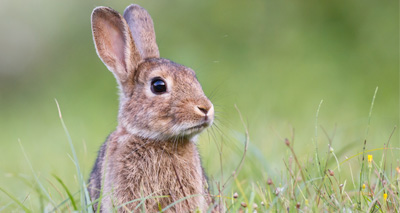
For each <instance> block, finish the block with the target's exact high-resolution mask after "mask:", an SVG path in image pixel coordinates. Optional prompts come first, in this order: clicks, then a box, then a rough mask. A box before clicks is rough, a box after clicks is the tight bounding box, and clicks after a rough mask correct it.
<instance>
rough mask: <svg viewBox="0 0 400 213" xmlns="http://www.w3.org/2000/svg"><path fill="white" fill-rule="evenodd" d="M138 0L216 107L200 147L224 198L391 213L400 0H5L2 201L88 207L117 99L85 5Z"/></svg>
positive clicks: (262, 205) (232, 203)
mask: <svg viewBox="0 0 400 213" xmlns="http://www.w3.org/2000/svg"><path fill="white" fill-rule="evenodd" d="M131 3H137V4H140V5H141V6H143V7H144V8H146V9H147V10H148V11H149V13H150V14H151V15H152V17H153V20H154V24H155V30H156V34H157V42H158V44H159V49H160V53H161V56H162V57H166V58H169V59H172V60H174V61H176V62H178V63H181V64H184V65H187V66H189V67H192V68H193V69H194V70H196V73H197V76H198V78H199V81H200V82H201V84H202V86H203V89H204V91H205V93H206V94H207V95H209V96H210V98H211V100H212V101H213V103H214V105H215V106H216V112H217V114H216V116H217V118H216V119H217V120H216V124H215V126H214V127H213V128H212V129H210V130H209V131H208V132H207V133H203V134H202V136H201V137H200V141H199V149H200V152H201V155H202V161H203V166H204V167H205V170H206V172H207V174H208V175H209V178H210V186H211V187H212V192H213V194H214V195H216V197H215V199H216V201H217V202H219V203H220V204H222V206H225V208H226V210H227V211H230V212H236V211H239V210H243V211H249V212H251V211H252V210H254V209H257V210H258V211H261V212H264V211H273V210H278V211H282V210H289V211H296V209H299V210H302V211H339V210H343V211H347V210H351V211H357V210H358V211H383V212H385V211H392V212H396V211H397V212H399V211H400V209H399V206H400V200H399V199H400V196H399V191H400V188H399V178H400V167H399V166H400V163H399V160H400V159H399V158H400V140H399V133H398V129H397V128H396V127H397V126H398V125H399V72H398V70H399V40H398V38H399V18H398V17H399V2H398V1H370V0H363V1H361V0H350V1H344V0H339V1H334V2H319V1H308V2H281V1H270V0H256V1H251V2H242V1H227V0H223V1H196V2H188V1H183V0H171V1H168V2H167V1H143V0H142V1H140V0H139V1H135V2H122V1H121V2H109V1H104V0H101V1H85V2H82V1H78V0H71V1H62V2H56V1H49V0H38V1H35V2H33V1H26V0H14V1H0V17H1V18H0V29H2V30H1V32H0V104H1V105H0V106H1V110H0V130H1V134H0V140H1V145H0V150H1V151H0V211H3V212H19V211H27V212H29V211H32V212H37V211H57V212H59V211H74V210H78V211H86V210H87V211H89V210H90V204H89V203H85V200H86V201H87V198H86V197H85V194H84V190H82V189H84V180H87V178H88V175H89V173H90V170H91V167H92V165H93V162H94V160H95V158H96V154H97V150H98V148H99V147H100V145H101V144H102V142H103V141H104V140H105V138H106V136H107V135H108V134H109V133H110V132H111V131H113V130H114V128H115V126H116V125H117V123H116V115H117V110H118V97H117V90H116V83H115V80H114V78H113V76H112V75H111V73H110V72H109V71H107V69H106V68H105V66H104V65H103V64H102V62H101V61H100V60H99V59H98V57H97V55H96V52H95V49H94V45H93V41H92V35H91V30H90V14H91V11H92V10H93V8H94V7H96V6H100V5H105V6H110V7H112V8H114V9H116V10H118V11H120V12H122V11H123V9H124V8H125V7H126V6H127V5H128V4H131ZM21 5H23V6H21ZM377 87H378V88H379V89H378V90H377V92H376V96H374V94H375V91H376V88H377ZM373 97H375V98H374V102H373V103H374V105H373V107H371V102H372V99H373ZM54 99H57V100H58V102H59V105H60V108H61V110H62V116H63V119H64V122H65V125H66V127H67V128H68V130H69V135H70V136H71V138H70V140H69V139H68V137H67V136H66V135H65V130H64V129H63V126H62V124H61V123H60V118H59V115H58V109H57V106H56V104H55V102H54ZM321 100H323V101H321ZM235 104H236V105H237V108H238V109H240V113H241V114H242V116H243V122H242V121H241V119H240V116H239V113H238V111H237V110H236V109H235V107H234V105H235ZM246 133H248V134H246ZM247 136H248V137H249V140H247V139H246V138H247ZM70 142H71V143H70ZM71 145H73V147H74V149H71V148H70V146H71ZM245 145H246V146H247V148H246V149H245V148H244V147H245ZM243 153H245V154H246V156H245V158H244V161H243V164H240V162H241V161H242V156H243ZM76 162H78V163H79V164H78V165H79V171H77V167H76V165H75V163H76ZM216 162H219V163H216ZM238 165H242V166H241V167H240V168H241V169H240V170H238V172H237V173H235V174H234V175H233V176H232V172H233V171H235V169H236V168H237V166H238ZM224 183H226V184H224Z"/></svg>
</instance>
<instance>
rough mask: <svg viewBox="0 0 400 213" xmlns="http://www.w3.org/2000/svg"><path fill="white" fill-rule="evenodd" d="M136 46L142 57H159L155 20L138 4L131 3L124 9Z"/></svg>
mask: <svg viewBox="0 0 400 213" xmlns="http://www.w3.org/2000/svg"><path fill="white" fill-rule="evenodd" d="M124 19H125V20H126V22H127V23H128V26H129V29H130V31H131V33H132V38H133V40H134V42H135V46H136V48H137V50H138V51H139V54H140V55H141V57H142V59H146V58H159V57H160V52H159V51H158V46H157V43H156V34H155V32H154V25H153V20H152V19H151V17H150V14H149V13H148V12H147V11H146V10H145V9H143V8H142V7H140V6H139V5H136V4H131V5H130V6H128V7H127V8H126V9H125V11H124Z"/></svg>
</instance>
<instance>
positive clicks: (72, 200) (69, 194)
mask: <svg viewBox="0 0 400 213" xmlns="http://www.w3.org/2000/svg"><path fill="white" fill-rule="evenodd" d="M53 177H54V178H55V179H56V180H57V181H58V182H59V183H60V184H61V186H62V187H63V189H64V190H65V192H66V193H67V195H68V198H69V199H70V200H71V204H72V206H73V207H74V210H75V211H78V207H77V206H76V203H75V199H74V197H73V196H72V194H71V192H70V191H69V189H68V187H67V186H66V185H65V184H64V182H63V181H62V180H61V178H59V177H58V176H56V175H55V174H53Z"/></svg>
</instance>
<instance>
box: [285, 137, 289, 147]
mask: <svg viewBox="0 0 400 213" xmlns="http://www.w3.org/2000/svg"><path fill="white" fill-rule="evenodd" d="M285 144H286V146H290V141H289V139H287V138H285Z"/></svg>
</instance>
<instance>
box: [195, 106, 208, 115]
mask: <svg viewBox="0 0 400 213" xmlns="http://www.w3.org/2000/svg"><path fill="white" fill-rule="evenodd" d="M197 108H198V109H199V110H200V111H201V112H202V113H204V115H207V113H208V110H209V109H207V108H206V107H204V106H197Z"/></svg>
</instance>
